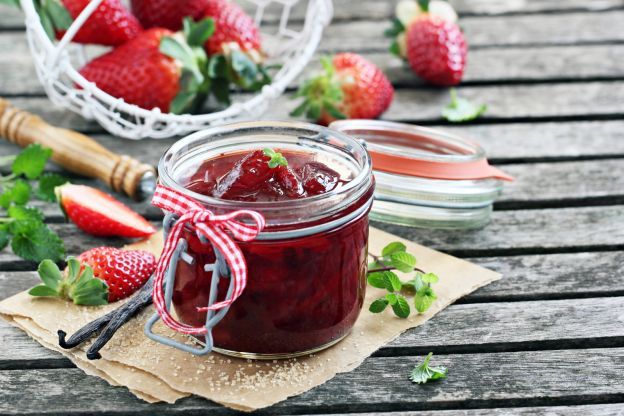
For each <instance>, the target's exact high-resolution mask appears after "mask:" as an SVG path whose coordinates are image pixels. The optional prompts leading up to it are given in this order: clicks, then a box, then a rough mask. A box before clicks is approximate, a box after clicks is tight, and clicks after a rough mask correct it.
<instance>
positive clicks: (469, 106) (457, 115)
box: [442, 88, 487, 123]
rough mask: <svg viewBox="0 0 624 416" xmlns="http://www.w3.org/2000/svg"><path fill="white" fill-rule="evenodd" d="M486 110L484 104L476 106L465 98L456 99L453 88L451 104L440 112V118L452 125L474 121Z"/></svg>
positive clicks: (455, 92)
mask: <svg viewBox="0 0 624 416" xmlns="http://www.w3.org/2000/svg"><path fill="white" fill-rule="evenodd" d="M486 110H487V106H486V105H485V104H482V105H477V104H474V103H472V102H470V101H468V100H467V99H465V98H460V97H457V91H456V90H455V88H453V89H451V103H450V104H449V105H447V106H446V107H445V108H444V109H443V110H442V117H444V118H445V119H446V120H448V121H450V122H452V123H461V122H464V121H470V120H474V119H475V118H477V117H479V116H480V115H482V114H483V113H485V111H486Z"/></svg>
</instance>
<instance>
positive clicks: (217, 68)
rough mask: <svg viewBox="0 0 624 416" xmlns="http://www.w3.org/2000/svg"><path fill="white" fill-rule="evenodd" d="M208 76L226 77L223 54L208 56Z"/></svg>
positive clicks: (226, 66) (225, 64) (226, 71)
mask: <svg viewBox="0 0 624 416" xmlns="http://www.w3.org/2000/svg"><path fill="white" fill-rule="evenodd" d="M208 76H209V77H210V78H227V76H228V65H227V59H226V58H225V56H223V55H220V54H219V55H214V56H211V57H210V62H208Z"/></svg>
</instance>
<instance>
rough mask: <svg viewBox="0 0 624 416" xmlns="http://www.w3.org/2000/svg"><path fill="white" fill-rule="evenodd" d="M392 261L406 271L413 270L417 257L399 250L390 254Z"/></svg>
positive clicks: (398, 268)
mask: <svg viewBox="0 0 624 416" xmlns="http://www.w3.org/2000/svg"><path fill="white" fill-rule="evenodd" d="M390 263H391V264H392V266H393V267H395V268H396V269H397V270H400V271H402V272H404V273H408V272H411V271H412V270H414V266H416V257H414V256H413V255H412V254H410V253H406V252H403V251H398V252H395V253H392V254H391V255H390Z"/></svg>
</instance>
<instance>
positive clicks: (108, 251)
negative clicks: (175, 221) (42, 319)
mask: <svg viewBox="0 0 624 416" xmlns="http://www.w3.org/2000/svg"><path fill="white" fill-rule="evenodd" d="M155 269H156V258H155V257H154V255H153V254H152V253H149V252H147V251H142V250H119V249H117V248H113V247H98V248H94V249H91V250H89V251H86V252H84V253H82V254H81V255H80V256H78V259H75V258H69V259H68V261H67V269H66V270H65V273H64V276H63V273H62V272H61V271H60V270H59V268H58V266H57V265H56V264H54V262H53V261H52V260H44V261H42V262H41V263H40V264H39V269H38V272H39V277H40V278H41V280H42V281H43V284H42V285H39V286H35V287H33V288H32V289H31V290H30V291H29V292H28V293H29V294H30V295H32V296H47V297H60V298H63V299H69V300H71V301H73V302H74V303H75V304H76V305H91V306H94V305H105V304H107V303H110V302H116V301H118V300H120V299H124V298H126V297H128V296H130V295H131V294H133V293H134V292H136V291H137V290H138V289H140V288H141V287H142V286H143V285H144V284H145V282H147V281H148V280H149V278H150V276H151V275H152V273H153V272H154V270H155Z"/></svg>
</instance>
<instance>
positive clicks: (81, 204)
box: [56, 184, 156, 238]
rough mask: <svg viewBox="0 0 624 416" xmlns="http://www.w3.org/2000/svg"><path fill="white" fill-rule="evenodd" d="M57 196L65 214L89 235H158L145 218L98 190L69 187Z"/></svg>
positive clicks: (59, 191)
mask: <svg viewBox="0 0 624 416" xmlns="http://www.w3.org/2000/svg"><path fill="white" fill-rule="evenodd" d="M56 194H57V199H58V201H59V204H60V205H61V208H62V209H63V211H64V212H65V215H67V217H68V218H69V219H70V220H71V221H72V222H73V223H74V224H76V226H78V228H80V229H81V230H83V231H84V232H86V233H88V234H91V235H95V236H100V237H113V236H115V237H126V238H138V237H147V236H149V235H152V234H154V233H155V232H156V229H155V228H154V227H153V226H152V225H151V224H150V223H149V222H147V221H146V220H145V218H143V217H141V216H140V215H139V214H137V213H136V212H134V211H132V210H131V209H130V208H128V207H127V206H125V205H124V204H122V203H121V202H119V201H117V200H116V199H114V198H113V197H112V196H110V195H108V194H105V193H104V192H102V191H100V190H99V189H95V188H91V187H89V186H84V185H72V184H66V185H62V186H59V187H57V188H56Z"/></svg>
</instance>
